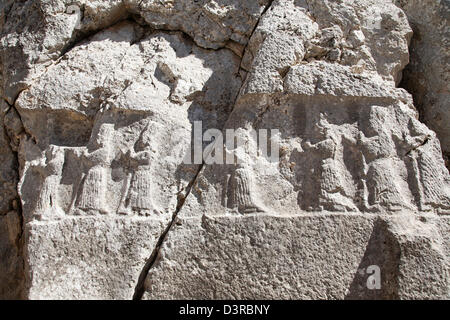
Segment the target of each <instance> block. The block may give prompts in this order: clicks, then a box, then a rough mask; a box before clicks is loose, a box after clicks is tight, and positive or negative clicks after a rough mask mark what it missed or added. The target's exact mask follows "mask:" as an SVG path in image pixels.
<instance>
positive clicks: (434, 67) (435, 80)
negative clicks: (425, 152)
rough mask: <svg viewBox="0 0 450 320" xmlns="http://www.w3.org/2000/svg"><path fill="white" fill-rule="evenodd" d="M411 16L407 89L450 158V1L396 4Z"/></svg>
mask: <svg viewBox="0 0 450 320" xmlns="http://www.w3.org/2000/svg"><path fill="white" fill-rule="evenodd" d="M396 4H398V5H399V7H401V8H402V9H403V10H404V11H405V13H406V15H407V16H408V19H409V22H410V24H411V27H412V29H413V30H414V36H413V38H412V42H411V46H410V53H411V58H410V60H411V63H410V64H409V65H408V66H407V67H406V69H405V71H404V81H403V83H402V86H403V87H405V88H406V89H407V90H408V91H409V92H411V93H412V95H413V97H414V102H415V105H416V107H417V108H418V109H419V112H420V116H421V120H422V121H424V122H425V123H426V124H427V125H428V126H429V127H430V129H432V130H434V131H435V132H436V134H437V136H438V138H439V140H440V141H441V145H442V151H443V152H444V154H445V155H446V156H447V160H448V157H449V156H450V126H449V122H450V112H449V108H448V105H449V104H450V98H449V94H448V92H449V90H450V87H449V86H450V85H449V83H450V81H449V72H450V70H449V61H450V50H449V44H448V39H449V36H450V25H449V19H450V1H448V0H443V1H432V0H431V1H417V0H408V1H404V0H396Z"/></svg>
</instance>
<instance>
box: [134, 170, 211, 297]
mask: <svg viewBox="0 0 450 320" xmlns="http://www.w3.org/2000/svg"><path fill="white" fill-rule="evenodd" d="M203 166H204V163H202V164H201V165H200V168H199V169H198V171H197V174H196V175H195V177H194V178H193V179H192V181H191V182H190V183H189V185H188V186H187V187H186V189H185V194H184V195H182V194H181V193H180V194H179V196H178V203H177V208H176V210H175V212H174V214H173V215H172V220H171V221H170V223H169V224H168V225H167V227H166V229H165V230H164V232H163V233H162V234H161V236H160V237H159V239H158V242H157V243H156V247H155V249H154V250H153V252H152V254H151V255H150V257H149V258H148V260H147V262H146V263H145V265H144V268H143V269H142V271H141V273H140V275H139V278H138V282H137V285H136V289H135V292H134V295H133V300H141V299H142V296H143V295H144V292H145V280H146V278H147V275H148V273H149V272H150V270H151V269H152V267H153V266H154V264H155V263H156V262H157V261H158V258H159V254H160V250H161V247H162V245H163V243H164V241H165V240H166V238H167V235H168V233H169V232H170V229H171V228H172V226H173V225H174V224H175V223H176V221H177V216H178V213H179V212H180V210H181V208H182V207H183V205H184V202H185V201H186V198H187V197H188V196H189V194H190V193H191V189H192V186H193V185H194V184H195V182H196V180H197V177H198V176H199V174H200V172H201V171H202V169H203Z"/></svg>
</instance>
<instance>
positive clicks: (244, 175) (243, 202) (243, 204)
mask: <svg viewBox="0 0 450 320" xmlns="http://www.w3.org/2000/svg"><path fill="white" fill-rule="evenodd" d="M253 183H254V182H253V177H252V174H251V171H250V168H249V167H248V166H246V165H238V166H237V168H236V169H235V170H234V172H233V173H232V174H231V176H230V179H229V183H228V188H229V189H228V190H229V197H228V201H227V202H228V203H227V207H228V208H231V209H237V210H238V211H239V212H240V213H254V212H264V210H263V209H262V208H261V206H260V205H258V204H257V200H256V199H255V196H256V194H255V190H254V185H253Z"/></svg>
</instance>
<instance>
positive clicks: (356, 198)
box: [31, 108, 450, 219]
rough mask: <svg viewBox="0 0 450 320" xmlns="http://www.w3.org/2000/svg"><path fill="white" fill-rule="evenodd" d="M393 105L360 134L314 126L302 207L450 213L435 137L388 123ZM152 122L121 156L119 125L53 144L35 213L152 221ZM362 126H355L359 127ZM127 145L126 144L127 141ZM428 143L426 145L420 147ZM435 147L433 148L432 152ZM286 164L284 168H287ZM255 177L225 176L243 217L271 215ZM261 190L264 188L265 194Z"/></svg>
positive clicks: (296, 154)
mask: <svg viewBox="0 0 450 320" xmlns="http://www.w3.org/2000/svg"><path fill="white" fill-rule="evenodd" d="M387 112H388V111H386V108H371V109H370V112H368V114H367V115H366V117H367V119H366V120H364V125H359V126H358V127H357V128H356V130H350V129H349V128H348V127H347V126H342V125H336V124H332V123H330V122H329V121H328V120H329V119H327V117H326V116H324V115H323V114H320V117H319V118H318V119H317V121H316V122H315V123H313V126H314V130H312V135H310V136H308V137H304V139H302V149H301V150H293V151H292V153H291V160H294V161H295V167H294V168H293V171H294V172H295V173H296V178H295V179H296V181H295V183H296V186H297V187H296V191H297V192H298V206H299V207H300V209H301V210H303V211H324V210H325V211H338V212H345V211H349V212H352V211H354V212H358V211H361V212H379V211H383V210H384V211H399V210H415V211H417V210H420V211H428V210H432V209H441V210H447V212H448V210H449V209H450V199H449V195H448V190H447V189H446V188H447V187H448V181H444V179H445V176H444V175H443V174H442V172H440V171H439V170H440V168H439V166H438V165H436V163H435V162H436V160H435V158H434V157H433V152H431V151H430V150H431V149H430V148H432V147H433V145H432V143H431V142H428V139H429V137H428V136H427V135H426V134H423V133H421V132H422V131H421V130H420V128H416V127H415V126H416V122H415V120H414V121H412V120H411V121H410V123H409V125H408V126H409V128H408V129H407V131H408V132H409V135H403V136H401V137H398V136H396V135H393V134H392V132H391V131H390V129H389V130H388V129H386V126H385V125H384V124H383V122H384V121H386V119H385V117H386V116H387ZM151 126H152V124H151V122H147V124H146V125H143V126H142V127H141V130H140V133H139V134H136V133H134V135H135V136H136V135H138V137H136V138H135V143H134V145H133V147H131V148H128V149H127V150H121V149H119V150H121V151H120V152H117V151H115V150H116V149H117V148H116V149H115V148H114V146H115V145H116V144H117V143H119V142H118V139H120V138H118V137H117V135H115V134H116V132H115V128H114V125H113V124H110V123H105V124H102V125H101V126H99V127H98V128H97V130H94V132H93V134H92V137H91V138H90V141H89V142H88V144H87V145H86V146H85V147H62V146H53V145H51V146H50V147H48V148H47V150H46V151H45V152H44V154H43V155H44V156H43V157H41V159H39V160H35V161H33V162H32V163H31V168H32V169H33V170H34V171H35V172H38V174H39V175H40V176H41V181H42V182H41V186H40V188H39V197H38V199H37V201H36V204H35V206H34V215H35V216H36V217H38V218H41V219H47V218H48V219H51V218H58V217H62V216H63V215H64V214H65V213H67V214H75V215H83V214H108V213H111V212H113V213H114V212H115V213H116V214H120V215H132V214H137V215H144V216H149V215H152V214H153V213H154V212H155V204H154V199H153V188H154V184H153V181H152V165H153V160H152V159H154V158H155V156H157V155H155V154H152V152H150V149H152V143H154V141H155V140H152V135H153V133H152V132H153V131H154V130H153V131H152V130H151V129H152V127H151ZM354 129H355V128H354ZM124 145H126V144H124ZM418 146H420V148H419V147H418ZM427 148H428V149H427ZM69 152H70V153H71V154H72V155H74V156H75V157H76V159H77V160H78V163H79V164H80V170H79V171H80V172H79V175H78V177H77V178H76V179H74V180H75V181H73V184H72V199H71V202H70V205H69V206H68V207H67V206H66V207H65V208H62V206H60V201H59V195H58V186H59V185H60V181H61V177H62V175H63V170H64V166H65V161H66V157H67V154H68V153H69ZM113 162H115V163H120V165H121V172H122V173H123V174H122V177H121V179H120V184H121V187H120V190H119V191H117V192H118V193H119V194H114V195H113V196H114V198H118V199H120V200H119V201H118V204H117V205H116V206H115V208H111V201H110V199H111V196H112V195H111V194H110V193H111V191H110V188H109V187H108V185H109V184H110V182H111V180H112V178H111V171H112V169H111V168H112V163H113ZM281 165H282V164H281ZM254 176H255V173H254V172H253V168H252V167H251V166H250V165H248V164H239V165H236V166H234V169H233V172H231V173H227V174H226V177H225V179H224V190H225V192H224V199H222V200H223V204H224V206H225V207H226V208H228V209H229V210H231V211H236V212H239V213H241V214H247V213H258V212H266V211H267V209H264V206H263V205H262V204H261V200H259V199H260V198H261V194H258V191H256V185H255V183H256V182H255V181H254ZM259 192H261V190H259Z"/></svg>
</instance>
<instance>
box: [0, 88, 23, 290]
mask: <svg viewBox="0 0 450 320" xmlns="http://www.w3.org/2000/svg"><path fill="white" fill-rule="evenodd" d="M17 97H18V96H17ZM17 97H16V99H15V100H14V103H15V101H16V100H17ZM2 99H4V98H2ZM4 102H5V103H6V104H7V106H8V109H7V110H6V111H5V112H4V118H3V119H2V120H3V124H2V126H3V130H4V136H5V137H6V139H7V141H6V142H7V147H8V148H9V151H10V152H11V154H12V155H13V159H14V169H15V170H14V172H15V174H16V177H15V178H16V179H15V181H16V182H17V184H16V186H15V188H16V191H17V198H16V199H14V200H12V204H11V209H12V211H11V212H10V213H7V215H9V214H16V215H17V218H18V226H19V230H16V232H17V233H18V234H17V235H15V236H16V242H15V243H14V245H15V246H16V248H17V253H18V257H19V261H18V264H17V265H15V266H14V267H15V269H16V270H19V271H18V273H19V274H20V275H19V277H18V278H17V279H16V281H17V282H19V283H17V284H16V285H17V288H16V294H17V296H16V297H12V298H25V297H26V292H25V290H26V288H25V287H24V282H25V279H26V274H25V251H24V250H25V249H24V242H25V239H24V237H23V236H24V228H25V226H24V217H23V209H22V199H21V197H20V193H19V191H18V183H19V180H20V162H19V155H18V147H19V145H18V144H19V143H20V137H19V135H20V134H22V133H23V123H22V119H21V118H20V114H19V113H18V112H17V110H16V109H15V106H14V103H13V104H12V105H11V104H9V103H8V101H7V100H6V99H4ZM9 115H12V118H13V119H11V117H9ZM6 118H8V120H6ZM8 121H14V122H16V123H15V125H14V127H15V128H9V126H10V125H11V123H8ZM17 122H18V123H17ZM20 127H22V129H20ZM8 227H9V228H11V226H8ZM9 231H10V232H11V230H9ZM10 276H13V277H14V276H16V275H10Z"/></svg>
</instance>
